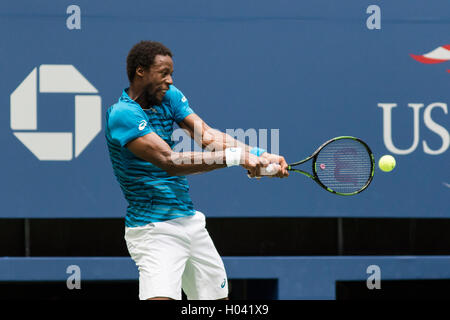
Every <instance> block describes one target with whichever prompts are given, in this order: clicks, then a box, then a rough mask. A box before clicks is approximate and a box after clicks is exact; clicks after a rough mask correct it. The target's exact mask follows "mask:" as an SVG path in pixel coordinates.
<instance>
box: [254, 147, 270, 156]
mask: <svg viewBox="0 0 450 320" xmlns="http://www.w3.org/2000/svg"><path fill="white" fill-rule="evenodd" d="M264 152H267V150H264V149H261V148H258V147H253V148H252V149H251V150H250V153H251V154H254V155H255V156H257V157H259V156H261V155H262V154H263V153H264Z"/></svg>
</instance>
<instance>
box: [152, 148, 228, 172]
mask: <svg viewBox="0 0 450 320" xmlns="http://www.w3.org/2000/svg"><path fill="white" fill-rule="evenodd" d="M226 166H227V165H226V156H225V151H217V152H171V153H170V155H167V156H166V157H165V159H164V160H163V162H162V163H161V164H160V167H161V168H162V169H163V170H165V171H166V172H167V173H168V174H170V175H172V176H183V175H188V174H196V173H202V172H208V171H212V170H216V169H220V168H224V167H226Z"/></svg>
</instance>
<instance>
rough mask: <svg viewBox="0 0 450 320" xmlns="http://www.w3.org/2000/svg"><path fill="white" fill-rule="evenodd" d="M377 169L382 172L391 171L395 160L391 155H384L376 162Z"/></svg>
mask: <svg viewBox="0 0 450 320" xmlns="http://www.w3.org/2000/svg"><path fill="white" fill-rule="evenodd" d="M378 167H380V169H381V170H382V171H384V172H389V171H392V169H394V168H395V158H394V157H393V156H391V155H384V156H382V157H381V158H380V160H378Z"/></svg>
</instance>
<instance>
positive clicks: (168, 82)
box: [166, 76, 173, 85]
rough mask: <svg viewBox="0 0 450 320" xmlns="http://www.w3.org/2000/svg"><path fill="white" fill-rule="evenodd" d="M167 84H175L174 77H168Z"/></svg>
mask: <svg viewBox="0 0 450 320" xmlns="http://www.w3.org/2000/svg"><path fill="white" fill-rule="evenodd" d="M166 83H167V84H168V85H171V84H173V79H172V76H167V78H166Z"/></svg>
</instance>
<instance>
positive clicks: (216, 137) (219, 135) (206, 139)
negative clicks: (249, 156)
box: [202, 128, 252, 153]
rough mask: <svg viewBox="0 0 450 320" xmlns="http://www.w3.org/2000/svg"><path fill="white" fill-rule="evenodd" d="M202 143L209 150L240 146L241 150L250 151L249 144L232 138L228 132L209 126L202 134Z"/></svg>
mask: <svg viewBox="0 0 450 320" xmlns="http://www.w3.org/2000/svg"><path fill="white" fill-rule="evenodd" d="M202 145H203V147H204V148H206V149H207V150H210V151H214V150H216V151H217V150H225V149H226V148H241V149H242V151H243V152H247V153H248V152H250V150H251V148H252V147H250V146H248V145H246V144H245V143H243V142H241V141H239V140H237V139H234V138H233V137H232V136H230V135H229V134H226V133H224V132H221V131H219V130H216V129H212V128H210V129H209V130H208V131H207V132H205V134H204V135H203V141H202Z"/></svg>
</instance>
